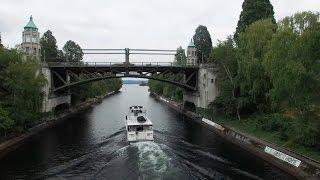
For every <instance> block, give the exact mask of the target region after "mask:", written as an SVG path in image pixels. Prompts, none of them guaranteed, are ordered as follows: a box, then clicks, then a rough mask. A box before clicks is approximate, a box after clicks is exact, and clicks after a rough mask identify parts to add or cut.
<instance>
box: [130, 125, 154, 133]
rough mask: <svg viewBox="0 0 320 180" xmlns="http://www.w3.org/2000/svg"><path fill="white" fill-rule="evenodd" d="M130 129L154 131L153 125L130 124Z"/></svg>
mask: <svg viewBox="0 0 320 180" xmlns="http://www.w3.org/2000/svg"><path fill="white" fill-rule="evenodd" d="M128 131H138V132H141V131H152V126H128Z"/></svg>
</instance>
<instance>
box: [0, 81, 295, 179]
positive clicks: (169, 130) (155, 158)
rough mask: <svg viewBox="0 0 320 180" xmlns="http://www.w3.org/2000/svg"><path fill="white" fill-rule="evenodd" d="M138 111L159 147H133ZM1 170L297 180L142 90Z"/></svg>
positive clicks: (49, 136)
mask: <svg viewBox="0 0 320 180" xmlns="http://www.w3.org/2000/svg"><path fill="white" fill-rule="evenodd" d="M131 105H143V106H145V107H146V109H147V116H148V117H149V118H150V119H151V120H152V122H153V125H154V129H155V130H154V138H155V142H140V143H133V144H131V145H130V144H128V143H127V141H126V132H125V128H124V127H125V124H124V123H125V120H124V118H125V113H126V112H127V111H128V107H129V106H131ZM0 169H1V175H2V178H1V179H8V178H11V179H12V178H15V179H19V178H21V179H30V178H34V179H44V178H46V179H56V178H63V179H79V178H84V179H292V177H290V176H288V175H286V174H284V173H283V172H281V171H279V170H277V169H275V168H273V167H272V166H270V165H269V164H267V163H265V162H264V161H261V160H260V159H257V158H256V157H255V156H253V155H250V154H248V153H246V152H244V151H242V150H240V149H239V148H238V147H236V146H233V145H231V144H229V143H228V142H224V141H223V140H221V139H220V138H219V137H218V136H216V135H215V134H214V133H213V132H211V131H208V130H207V129H205V128H203V127H202V126H200V125H198V124H196V123H194V122H191V121H188V120H185V119H184V118H183V117H182V116H181V115H179V114H177V113H176V112H174V111H173V110H171V109H169V108H168V107H167V106H165V105H163V104H161V103H159V102H157V101H155V100H154V99H152V98H151V97H149V94H148V92H147V87H140V86H136V85H126V86H124V87H123V89H122V92H121V93H119V94H117V95H114V96H112V97H109V98H107V99H105V100H104V101H103V102H102V104H100V105H98V106H96V107H94V108H93V109H90V110H87V111H85V112H82V113H79V114H77V115H75V116H73V117H71V118H70V119H69V120H68V121H66V122H63V123H61V124H59V125H58V126H57V127H55V128H52V129H50V130H47V131H45V132H43V133H40V134H39V135H37V136H36V137H34V138H33V139H32V140H31V141H30V142H28V143H26V144H25V145H23V146H21V147H20V148H18V149H17V150H16V151H14V152H12V153H10V154H9V155H8V156H6V157H5V158H4V159H1V161H0Z"/></svg>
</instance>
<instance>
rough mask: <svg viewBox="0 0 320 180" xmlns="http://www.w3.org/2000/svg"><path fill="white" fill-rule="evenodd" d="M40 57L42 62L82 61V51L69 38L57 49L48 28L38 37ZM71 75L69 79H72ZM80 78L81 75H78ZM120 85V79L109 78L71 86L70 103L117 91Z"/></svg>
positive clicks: (54, 39)
mask: <svg viewBox="0 0 320 180" xmlns="http://www.w3.org/2000/svg"><path fill="white" fill-rule="evenodd" d="M40 44H41V57H42V61H44V62H82V59H83V52H82V48H81V47H80V45H78V44H77V43H76V42H74V41H72V40H69V41H67V42H66V44H65V45H64V46H63V48H62V50H59V49H58V46H57V41H56V38H55V37H54V36H53V34H52V32H51V31H50V30H48V31H46V32H45V33H44V35H43V36H42V37H41V39H40ZM72 78H73V77H71V81H73V79H72ZM80 78H81V76H80ZM121 87H122V81H121V80H120V79H109V80H101V81H97V82H92V83H88V84H83V85H80V86H77V87H72V88H71V94H72V98H71V99H72V101H73V102H72V103H73V104H77V103H79V102H83V101H86V100H87V99H89V98H94V97H97V96H102V95H105V94H106V93H108V92H112V91H119V90H120V88H121Z"/></svg>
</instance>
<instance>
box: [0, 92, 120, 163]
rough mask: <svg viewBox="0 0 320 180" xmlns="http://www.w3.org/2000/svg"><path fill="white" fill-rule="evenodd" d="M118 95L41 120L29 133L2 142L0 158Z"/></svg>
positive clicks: (111, 93)
mask: <svg viewBox="0 0 320 180" xmlns="http://www.w3.org/2000/svg"><path fill="white" fill-rule="evenodd" d="M116 93H118V92H110V93H108V94H106V95H105V96H102V97H98V98H94V99H90V100H88V101H86V102H83V103H80V104H78V105H76V106H75V107H72V108H70V109H69V110H68V111H66V112H64V113H61V114H59V115H55V116H54V117H45V118H42V119H41V122H42V123H40V124H38V125H36V126H34V127H32V128H30V129H28V130H27V132H25V133H23V134H20V135H18V136H14V137H10V138H8V139H7V140H5V141H3V142H1V143H0V158H2V157H3V156H5V155H6V154H7V153H9V152H10V151H13V150H14V149H16V148H18V147H19V146H21V145H22V144H24V143H25V142H27V141H28V140H29V139H30V138H31V137H33V136H34V135H36V134H38V133H39V132H41V131H44V130H46V129H48V128H52V127H54V126H55V125H57V124H58V123H61V122H63V121H65V120H66V119H68V117H70V116H72V115H74V114H76V113H79V112H81V111H84V110H86V109H89V108H91V107H93V106H94V105H96V104H98V103H101V102H102V99H104V98H106V97H109V96H111V95H114V94H116Z"/></svg>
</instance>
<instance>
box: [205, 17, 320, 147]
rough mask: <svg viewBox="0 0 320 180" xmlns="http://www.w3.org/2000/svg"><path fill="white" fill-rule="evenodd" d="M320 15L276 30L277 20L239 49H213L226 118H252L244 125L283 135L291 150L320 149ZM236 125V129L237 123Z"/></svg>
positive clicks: (241, 40)
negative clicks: (230, 116)
mask: <svg viewBox="0 0 320 180" xmlns="http://www.w3.org/2000/svg"><path fill="white" fill-rule="evenodd" d="M319 20H320V15H319V13H312V12H302V13H297V14H295V15H293V16H291V17H286V18H284V19H283V20H282V21H280V22H279V23H278V26H276V25H275V24H274V22H273V19H263V20H259V21H256V22H254V23H252V24H251V25H249V26H248V27H247V28H246V29H245V30H244V31H243V32H242V33H240V35H239V36H238V39H237V46H234V43H233V41H232V40H231V38H228V40H227V41H224V42H219V44H218V45H217V46H216V47H214V48H213V51H212V53H211V56H210V60H211V61H212V62H214V63H215V64H216V66H217V67H218V69H219V71H218V81H217V85H218V88H219V92H220V94H219V96H218V97H217V99H216V100H215V102H214V105H215V107H216V108H222V109H223V110H224V112H225V114H228V115H235V114H236V111H237V110H240V112H239V113H238V119H240V116H239V115H242V116H244V115H247V116H248V118H246V119H243V120H242V121H240V122H239V123H238V124H247V125H246V127H247V126H248V127H250V128H251V130H252V131H257V132H268V133H274V134H277V136H278V137H279V138H280V139H281V141H283V142H286V144H287V145H288V146H298V147H309V148H311V149H312V148H313V149H315V148H316V147H317V146H318V148H319V146H320V140H319V137H320V129H319V127H320V116H319V115H320V110H319V109H320V98H319V95H320V91H319V89H320V71H319V69H320V49H319V47H320V22H319ZM235 124H236V123H235Z"/></svg>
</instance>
